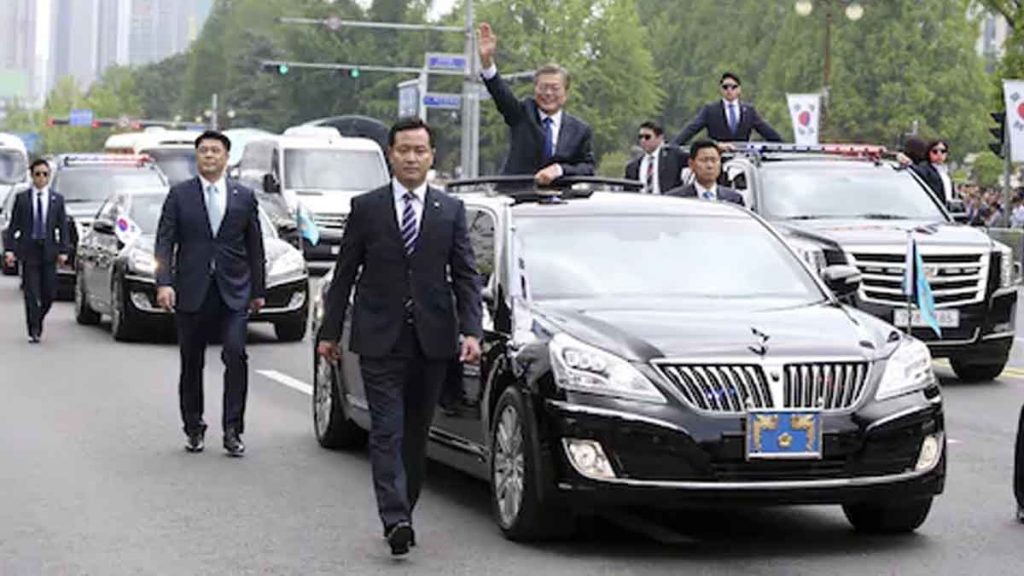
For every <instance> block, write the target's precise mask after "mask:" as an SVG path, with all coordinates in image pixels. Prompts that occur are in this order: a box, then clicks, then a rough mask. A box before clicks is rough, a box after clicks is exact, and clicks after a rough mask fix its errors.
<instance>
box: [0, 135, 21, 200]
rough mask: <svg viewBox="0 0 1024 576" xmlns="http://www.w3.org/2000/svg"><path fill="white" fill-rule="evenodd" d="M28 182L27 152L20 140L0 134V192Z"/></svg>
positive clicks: (13, 136)
mask: <svg viewBox="0 0 1024 576" xmlns="http://www.w3.org/2000/svg"><path fill="white" fill-rule="evenodd" d="M27 181H28V150H27V149H26V148H25V143H24V142H22V140H21V138H18V137H17V136H15V135H14V134H7V133H5V132H0V190H3V191H6V189H7V188H9V187H10V186H11V185H12V184H19V183H21V182H27Z"/></svg>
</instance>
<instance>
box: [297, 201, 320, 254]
mask: <svg viewBox="0 0 1024 576" xmlns="http://www.w3.org/2000/svg"><path fill="white" fill-rule="evenodd" d="M296 217H297V219H298V221H299V233H300V234H302V237H303V238H305V239H306V240H307V241H308V242H309V243H310V244H312V245H313V246H316V245H317V244H319V243H320V228H319V227H318V226H317V225H316V222H314V221H313V216H312V215H311V214H310V213H309V210H307V209H306V206H305V205H304V204H301V203H300V204H299V207H298V210H296Z"/></svg>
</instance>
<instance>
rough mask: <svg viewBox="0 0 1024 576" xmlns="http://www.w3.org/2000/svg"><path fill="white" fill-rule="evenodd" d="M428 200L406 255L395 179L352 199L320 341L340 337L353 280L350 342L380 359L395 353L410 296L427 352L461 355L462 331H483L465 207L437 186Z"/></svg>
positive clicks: (362, 352)
mask: <svg viewBox="0 0 1024 576" xmlns="http://www.w3.org/2000/svg"><path fill="white" fill-rule="evenodd" d="M425 200H426V201H425V203H424V206H423V218H422V220H421V221H420V229H419V236H418V237H417V240H416V249H415V250H414V251H413V253H412V255H411V256H406V254H405V246H404V244H403V243H402V236H401V233H400V232H399V231H398V217H397V216H396V213H395V201H394V193H393V192H392V188H391V185H390V184H388V185H387V186H383V187H381V188H378V189H376V190H373V191H371V192H367V193H366V194H362V195H359V196H357V197H355V198H353V199H352V212H351V213H350V214H349V217H348V222H347V224H346V226H345V232H344V234H343V235H342V238H341V252H340V253H339V254H338V260H337V262H336V263H335V265H334V279H333V280H332V281H331V287H330V289H329V291H328V293H327V300H326V303H325V304H326V311H325V313H324V321H323V325H322V326H321V328H320V335H319V339H320V340H328V341H337V340H338V339H340V338H341V332H342V322H343V321H344V319H345V312H346V310H347V308H348V305H349V294H350V293H351V292H352V287H353V284H354V285H355V298H354V300H353V302H354V304H353V309H352V333H351V339H350V342H349V348H350V349H351V350H352V351H353V352H355V353H356V354H359V355H361V356H368V357H374V358H380V357H385V356H387V355H389V354H390V353H391V351H392V350H393V349H394V347H395V343H396V342H397V341H398V337H399V336H400V334H401V329H402V325H403V324H404V323H405V322H406V318H407V312H406V306H405V305H406V301H408V300H410V299H411V300H412V310H413V318H414V321H415V326H416V334H417V336H418V337H419V341H420V346H421V347H422V348H423V353H424V354H425V355H426V356H427V357H428V358H433V359H445V358H453V357H455V355H456V353H457V350H458V335H459V334H460V333H461V334H464V335H467V336H476V337H477V338H480V337H482V335H483V330H482V328H481V314H482V308H481V295H480V280H479V276H478V274H477V271H476V262H475V259H474V257H473V247H472V245H471V244H470V242H469V235H468V233H467V227H466V207H465V206H464V205H463V204H462V201H461V200H458V199H456V198H453V197H451V196H449V195H447V194H445V193H444V192H442V191H440V190H437V189H435V188H430V187H428V188H427V194H426V198H425ZM357 275H358V280H357ZM456 310H457V313H456Z"/></svg>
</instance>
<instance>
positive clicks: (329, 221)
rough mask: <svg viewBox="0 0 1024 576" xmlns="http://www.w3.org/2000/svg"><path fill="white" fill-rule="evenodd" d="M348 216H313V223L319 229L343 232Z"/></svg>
mask: <svg viewBox="0 0 1024 576" xmlns="http://www.w3.org/2000/svg"><path fill="white" fill-rule="evenodd" d="M347 220H348V214H313V222H315V223H316V225H317V226H319V227H321V228H331V229H333V230H344V229H345V222H346V221H347Z"/></svg>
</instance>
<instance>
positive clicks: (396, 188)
mask: <svg viewBox="0 0 1024 576" xmlns="http://www.w3.org/2000/svg"><path fill="white" fill-rule="evenodd" d="M391 190H392V191H393V192H394V195H395V200H396V201H398V200H401V199H402V197H403V196H405V193H406V192H412V195H413V196H415V197H416V199H417V200H419V201H420V204H426V202H427V183H426V182H424V183H423V184H420V185H419V186H417V187H416V188H415V189H414V190H409V189H408V188H406V187H405V186H403V185H402V183H401V182H399V181H398V178H392V179H391Z"/></svg>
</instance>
